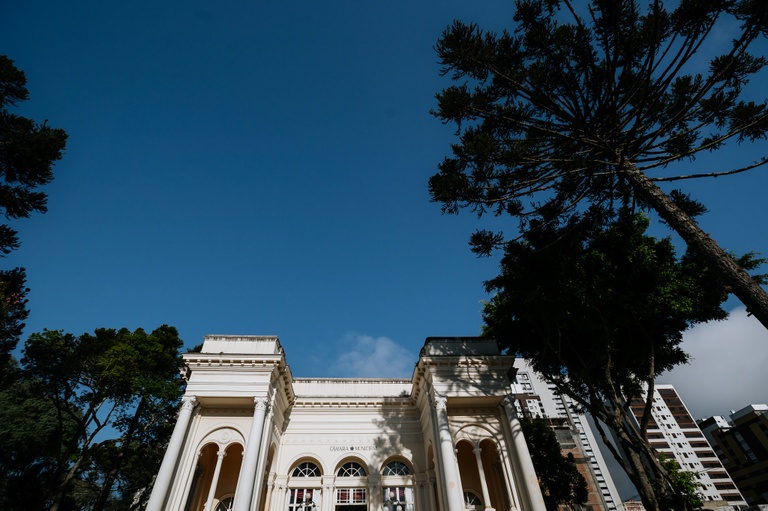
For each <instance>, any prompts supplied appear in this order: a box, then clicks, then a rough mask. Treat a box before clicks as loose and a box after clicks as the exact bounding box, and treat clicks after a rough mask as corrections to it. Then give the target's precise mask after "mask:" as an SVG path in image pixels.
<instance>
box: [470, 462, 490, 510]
mask: <svg viewBox="0 0 768 511" xmlns="http://www.w3.org/2000/svg"><path fill="white" fill-rule="evenodd" d="M472 452H473V453H475V460H477V471H478V473H479V474H480V488H482V490H483V502H484V503H485V509H486V511H496V510H495V509H494V508H492V507H491V495H490V494H489V493H488V481H486V479H485V469H484V468H483V458H482V454H483V450H482V449H480V448H479V447H475V448H474V449H472Z"/></svg>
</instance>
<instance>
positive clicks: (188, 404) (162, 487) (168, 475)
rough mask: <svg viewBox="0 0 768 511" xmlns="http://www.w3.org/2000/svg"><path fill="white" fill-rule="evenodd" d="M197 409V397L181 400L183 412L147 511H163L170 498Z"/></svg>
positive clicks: (172, 436)
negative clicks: (173, 479) (180, 456)
mask: <svg viewBox="0 0 768 511" xmlns="http://www.w3.org/2000/svg"><path fill="white" fill-rule="evenodd" d="M194 408H195V396H184V397H183V398H181V410H179V416H178V418H177V419H176V426H174V428H173V434H172V435H171V440H170V441H169V442H168V448H167V449H166V450H165V456H163V463H162V464H161V465H160V470H159V471H158V472H157V477H156V478H155V484H154V486H153V487H152V494H151V495H150V496H149V502H148V503H147V509H146V511H162V509H163V504H165V499H166V498H167V497H168V490H169V489H170V486H171V479H172V478H173V472H174V470H175V469H176V464H177V463H178V461H179V454H180V453H181V447H182V445H183V443H184V437H185V436H186V435H187V428H188V427H189V420H190V418H192V410H194Z"/></svg>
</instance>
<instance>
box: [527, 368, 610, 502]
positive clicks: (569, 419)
mask: <svg viewBox="0 0 768 511" xmlns="http://www.w3.org/2000/svg"><path fill="white" fill-rule="evenodd" d="M515 368H516V369H517V374H516V377H515V379H514V380H513V382H512V392H513V395H514V396H515V398H516V403H515V405H516V408H517V412H518V414H519V415H520V416H522V417H531V418H535V417H538V418H543V419H546V420H547V422H548V423H549V426H550V427H551V428H552V429H553V430H554V432H555V435H556V436H557V439H558V442H559V444H560V448H561V451H562V452H563V454H568V453H570V454H572V455H573V457H574V460H575V461H576V464H577V467H578V469H579V472H580V473H581V475H582V476H583V477H584V479H585V480H586V481H587V487H588V489H589V500H588V501H587V503H586V506H588V507H586V509H591V510H593V511H600V510H607V511H615V510H618V509H621V508H622V503H621V497H620V495H619V492H618V490H617V489H616V485H615V484H614V482H613V478H612V477H611V474H610V472H609V470H608V467H607V465H606V463H605V459H604V458H603V455H602V452H601V451H600V448H599V446H598V445H597V442H598V440H596V438H595V434H594V432H593V430H592V427H591V425H590V422H589V421H588V420H587V417H586V415H585V414H583V413H580V412H579V411H578V407H576V406H574V404H573V403H572V401H571V400H570V398H568V397H567V396H563V395H561V394H559V393H558V392H557V389H556V388H555V386H554V384H552V383H549V382H547V381H545V380H543V379H542V378H541V377H540V376H539V375H537V374H536V373H535V372H534V371H533V369H532V368H531V367H530V365H529V364H528V362H527V361H526V360H525V359H522V358H518V359H516V360H515Z"/></svg>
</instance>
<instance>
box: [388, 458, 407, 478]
mask: <svg viewBox="0 0 768 511" xmlns="http://www.w3.org/2000/svg"><path fill="white" fill-rule="evenodd" d="M381 475H383V476H409V475H411V469H410V468H408V465H406V464H405V463H403V462H402V461H390V462H389V463H387V466H385V467H384V470H382V471H381Z"/></svg>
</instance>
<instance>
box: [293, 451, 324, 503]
mask: <svg viewBox="0 0 768 511" xmlns="http://www.w3.org/2000/svg"><path fill="white" fill-rule="evenodd" d="M321 475H322V471H321V470H320V468H319V467H318V466H317V465H316V464H315V463H313V462H311V461H303V462H301V463H299V464H298V465H296V467H295V468H294V469H293V471H292V472H291V480H290V481H289V483H288V484H289V487H290V489H291V493H290V496H289V500H288V511H305V510H308V509H319V508H320V505H321V502H320V500H321V492H320V476H321Z"/></svg>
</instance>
